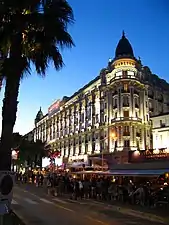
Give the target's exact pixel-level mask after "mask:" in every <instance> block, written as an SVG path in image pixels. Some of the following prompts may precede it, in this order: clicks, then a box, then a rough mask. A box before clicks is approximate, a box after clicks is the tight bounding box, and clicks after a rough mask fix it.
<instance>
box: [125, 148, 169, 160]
mask: <svg viewBox="0 0 169 225" xmlns="http://www.w3.org/2000/svg"><path fill="white" fill-rule="evenodd" d="M136 153H137V154H136ZM161 160H162V161H163V160H164V161H165V160H169V153H168V152H166V151H165V150H161V151H159V153H155V151H154V150H142V151H129V162H145V161H161Z"/></svg>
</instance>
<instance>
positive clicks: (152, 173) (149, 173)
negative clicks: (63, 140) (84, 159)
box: [77, 169, 169, 177]
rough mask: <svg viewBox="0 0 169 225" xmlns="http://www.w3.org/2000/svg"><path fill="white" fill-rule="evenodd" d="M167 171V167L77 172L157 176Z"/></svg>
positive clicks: (81, 172) (168, 171)
mask: <svg viewBox="0 0 169 225" xmlns="http://www.w3.org/2000/svg"><path fill="white" fill-rule="evenodd" d="M164 173H169V169H163V170H108V171H79V172H77V174H97V175H107V176H131V177H139V176H142V177H158V176H160V175H163V174H164Z"/></svg>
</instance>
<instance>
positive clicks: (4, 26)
mask: <svg viewBox="0 0 169 225" xmlns="http://www.w3.org/2000/svg"><path fill="white" fill-rule="evenodd" d="M73 21H74V18H73V11H72V8H71V7H70V5H69V4H68V2H67V1H66V0H29V1H28V0H0V54H1V56H2V57H1V58H2V60H1V63H0V64H1V65H0V73H1V77H2V78H5V80H6V85H5V94H4V101H3V107H2V134H1V143H0V170H10V168H11V147H12V133H13V127H14V125H15V121H16V113H17V105H18V101H17V99H18V94H19V86H20V79H21V78H22V76H23V75H24V74H25V73H31V65H34V66H35V68H36V71H37V73H38V74H39V75H42V76H44V75H45V72H46V69H47V68H48V66H49V65H50V62H53V64H54V67H55V69H56V70H59V69H60V68H62V66H63V59H62V55H61V49H63V48H64V47H66V48H67V47H72V46H73V45H74V43H73V40H72V38H71V36H70V34H69V32H68V25H69V24H71V23H72V22H73Z"/></svg>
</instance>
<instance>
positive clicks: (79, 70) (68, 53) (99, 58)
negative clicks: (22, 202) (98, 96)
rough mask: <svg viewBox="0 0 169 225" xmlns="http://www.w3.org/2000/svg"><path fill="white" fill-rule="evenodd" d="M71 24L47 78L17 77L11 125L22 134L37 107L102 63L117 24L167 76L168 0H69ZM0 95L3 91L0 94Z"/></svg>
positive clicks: (75, 87) (110, 49)
mask: <svg viewBox="0 0 169 225" xmlns="http://www.w3.org/2000/svg"><path fill="white" fill-rule="evenodd" d="M69 3H70V5H71V6H72V8H73V10H74V16H75V20H76V21H75V24H74V25H73V26H71V27H70V28H69V31H70V33H71V35H72V37H73V39H74V42H75V44H76V47H75V48H72V49H71V50H64V51H63V58H64V62H65V66H64V68H63V69H62V70H61V71H59V72H56V71H55V70H54V68H53V67H52V66H51V67H50V68H49V69H48V71H47V72H46V78H40V77H38V76H37V75H36V72H35V71H34V70H32V75H31V76H28V77H26V78H25V79H24V80H22V82H21V87H20V94H19V107H18V114H17V121H16V125H15V129H14V131H18V132H20V133H21V134H25V133H26V132H29V131H30V130H31V129H32V128H33V127H34V118H35V116H36V113H37V111H38V110H39V107H40V106H41V107H42V110H43V112H44V113H47V110H48V107H49V106H50V105H51V104H52V102H53V101H55V100H56V99H59V98H62V96H64V95H67V96H70V95H72V94H73V93H74V92H75V91H77V90H78V89H79V88H81V87H82V86H83V85H85V84H86V83H88V82H89V81H90V80H91V79H93V78H94V77H96V76H97V75H98V74H99V71H100V70H101V69H102V68H103V67H105V66H107V63H108V59H109V58H113V57H114V52H115V48H116V45H117V43H118V41H119V39H120V38H121V34H122V30H124V31H125V33H126V36H127V38H128V39H129V41H130V43H131V44H132V46H133V49H134V53H135V56H136V57H138V56H140V57H141V59H142V62H143V64H144V65H148V66H149V67H150V68H151V70H152V72H153V73H155V74H158V75H159V76H160V77H162V78H164V79H166V80H168V81H169V69H168V66H169V14H168V12H169V2H168V0H137V1H135V0H120V1H116V0H69ZM0 98H1V100H2V98H3V91H2V92H1V94H0Z"/></svg>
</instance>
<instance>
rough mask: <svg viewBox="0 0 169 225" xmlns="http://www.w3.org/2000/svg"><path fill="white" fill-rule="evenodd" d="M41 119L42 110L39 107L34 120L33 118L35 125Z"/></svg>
mask: <svg viewBox="0 0 169 225" xmlns="http://www.w3.org/2000/svg"><path fill="white" fill-rule="evenodd" d="M42 118H43V112H42V109H41V107H40V109H39V111H38V113H37V115H36V118H35V123H37V122H39V121H40V120H41V119H42Z"/></svg>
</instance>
